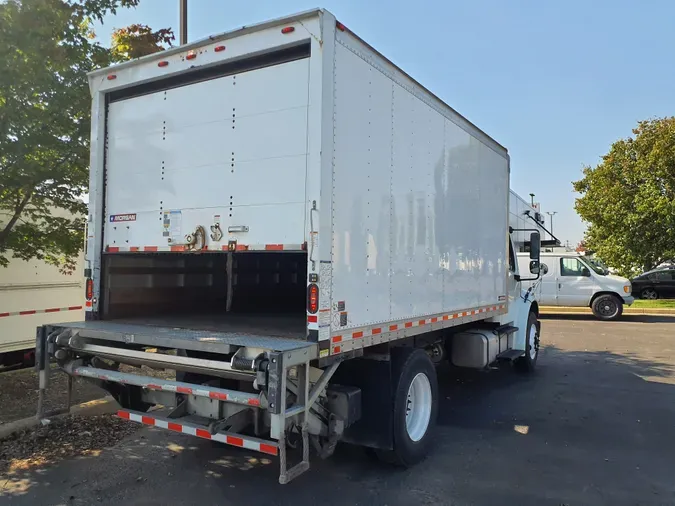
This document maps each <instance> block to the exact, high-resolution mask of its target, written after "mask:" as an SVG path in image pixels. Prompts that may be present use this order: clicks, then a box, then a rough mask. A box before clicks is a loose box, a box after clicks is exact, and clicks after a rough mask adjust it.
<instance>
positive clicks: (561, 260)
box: [518, 252, 635, 320]
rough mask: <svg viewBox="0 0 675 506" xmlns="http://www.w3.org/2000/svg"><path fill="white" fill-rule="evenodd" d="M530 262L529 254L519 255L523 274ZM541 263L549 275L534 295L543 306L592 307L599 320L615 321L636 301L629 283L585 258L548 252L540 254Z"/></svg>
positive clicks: (577, 255) (546, 274) (546, 275)
mask: <svg viewBox="0 0 675 506" xmlns="http://www.w3.org/2000/svg"><path fill="white" fill-rule="evenodd" d="M528 262H529V256H528V253H518V264H519V265H520V267H521V270H522V269H523V268H525V267H526V266H527V264H528ZM541 263H542V266H544V265H545V266H546V269H543V271H546V273H545V274H543V275H542V279H541V282H540V283H539V284H538V286H537V287H536V288H535V289H534V292H535V297H536V298H537V300H538V301H539V303H540V304H541V305H542V306H561V307H590V308H591V310H592V311H593V314H594V315H595V317H596V318H598V319H599V320H616V319H617V318H619V317H620V316H621V314H622V313H623V306H624V305H627V306H630V305H631V304H632V303H633V302H634V300H635V299H634V298H633V296H632V294H631V291H632V288H631V283H630V281H629V280H627V279H626V278H622V277H620V276H614V275H612V274H609V272H608V271H607V269H606V268H604V267H603V266H602V265H601V264H599V263H597V262H594V261H592V260H591V259H590V258H588V257H586V256H584V255H580V254H578V253H574V252H561V253H556V252H553V253H550V252H546V253H542V254H541ZM543 271H542V273H543Z"/></svg>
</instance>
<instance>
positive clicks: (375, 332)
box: [373, 329, 382, 335]
mask: <svg viewBox="0 0 675 506" xmlns="http://www.w3.org/2000/svg"><path fill="white" fill-rule="evenodd" d="M381 333H382V329H373V335H375V334H381Z"/></svg>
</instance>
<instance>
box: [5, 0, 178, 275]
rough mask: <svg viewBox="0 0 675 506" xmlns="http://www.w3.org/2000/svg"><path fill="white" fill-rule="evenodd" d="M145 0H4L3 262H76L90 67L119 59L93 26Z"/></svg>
mask: <svg viewBox="0 0 675 506" xmlns="http://www.w3.org/2000/svg"><path fill="white" fill-rule="evenodd" d="M138 1H139V0H7V1H6V2H2V3H0V266H7V265H8V263H9V257H10V255H11V256H13V257H15V258H20V259H24V260H28V259H30V258H38V259H42V260H45V261H46V262H48V263H51V264H54V265H57V266H59V267H60V268H61V269H62V270H64V271H66V272H68V271H72V270H73V269H74V267H75V260H76V258H77V255H78V253H79V251H80V250H81V248H82V245H83V239H84V238H83V228H84V216H86V213H87V207H86V203H85V197H86V191H87V187H88V165H89V131H90V121H89V114H90V105H91V98H90V94H89V87H88V82H87V76H86V74H87V72H89V71H91V70H94V69H95V68H98V67H101V66H105V65H109V64H110V63H111V62H112V61H119V59H120V58H121V56H120V55H119V54H117V55H115V56H113V53H112V51H111V50H108V49H106V48H104V47H102V46H101V45H99V44H98V43H96V42H95V41H94V34H93V32H92V30H91V28H90V27H91V23H92V21H95V20H97V21H102V19H103V16H104V15H106V14H107V13H115V12H116V9H117V8H119V7H134V6H136V5H137V4H138ZM152 33H158V32H152ZM159 33H160V34H161V36H162V37H165V38H164V39H162V40H166V37H167V33H166V31H161V30H160V32H159ZM132 42H133V41H132ZM128 52H129V54H134V55H136V54H140V53H139V52H138V51H136V50H135V49H134V48H131V49H129V50H128Z"/></svg>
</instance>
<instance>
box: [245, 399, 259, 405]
mask: <svg viewBox="0 0 675 506" xmlns="http://www.w3.org/2000/svg"><path fill="white" fill-rule="evenodd" d="M248 405H249V406H260V399H249V400H248Z"/></svg>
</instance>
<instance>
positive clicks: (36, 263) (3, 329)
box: [0, 259, 84, 366]
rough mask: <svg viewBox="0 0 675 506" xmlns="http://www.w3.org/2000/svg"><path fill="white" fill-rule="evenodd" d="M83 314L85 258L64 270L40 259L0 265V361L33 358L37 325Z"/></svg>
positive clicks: (60, 321) (9, 361) (6, 364)
mask: <svg viewBox="0 0 675 506" xmlns="http://www.w3.org/2000/svg"><path fill="white" fill-rule="evenodd" d="M81 318H84V278H83V277H82V262H80V264H79V268H78V269H77V271H76V272H74V273H73V274H70V275H68V274H64V273H62V272H60V271H59V269H58V268H57V267H55V266H53V265H49V264H47V263H45V262H42V261H40V260H31V261H24V260H19V259H11V260H10V262H9V265H8V266H7V267H4V268H3V267H0V365H5V366H9V365H15V364H19V363H21V362H24V363H29V362H31V361H32V358H33V355H34V349H35V328H36V327H38V326H40V325H46V324H48V323H62V322H68V321H72V320H73V319H81Z"/></svg>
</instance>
